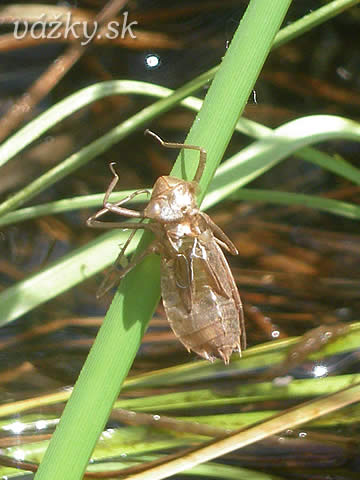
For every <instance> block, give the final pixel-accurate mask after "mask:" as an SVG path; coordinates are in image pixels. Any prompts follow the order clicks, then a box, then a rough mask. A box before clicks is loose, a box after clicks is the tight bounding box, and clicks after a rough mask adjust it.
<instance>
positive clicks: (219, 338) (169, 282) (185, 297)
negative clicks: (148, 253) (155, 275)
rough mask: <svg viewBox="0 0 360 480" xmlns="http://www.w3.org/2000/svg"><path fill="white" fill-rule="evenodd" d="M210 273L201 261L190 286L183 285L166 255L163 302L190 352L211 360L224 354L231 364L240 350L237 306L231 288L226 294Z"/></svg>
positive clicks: (163, 275) (162, 287) (162, 280)
mask: <svg viewBox="0 0 360 480" xmlns="http://www.w3.org/2000/svg"><path fill="white" fill-rule="evenodd" d="M197 263H199V262H197ZM208 275H209V274H208V272H207V271H206V270H204V268H202V267H201V263H200V264H198V265H196V268H194V276H195V278H193V279H192V282H191V284H190V285H189V287H188V288H184V287H183V288H181V287H179V285H178V283H177V281H176V275H175V268H174V261H173V260H172V259H166V258H163V259H162V276H161V289H162V297H163V304H164V308H165V311H166V315H167V318H168V320H169V323H170V325H171V328H172V329H173V331H174V333H175V335H176V336H177V337H178V338H179V340H180V341H181V342H182V343H183V345H184V346H185V347H186V348H187V349H188V350H189V351H190V350H192V351H194V352H195V353H197V354H198V355H200V356H202V357H203V358H205V359H207V360H211V361H213V360H214V359H215V358H216V357H221V358H222V359H223V360H224V362H225V363H228V362H229V358H230V355H231V353H232V352H233V351H234V350H239V349H240V338H239V337H240V331H239V311H238V306H237V305H236V302H235V301H234V298H233V296H232V292H231V291H230V292H229V295H228V296H225V295H224V294H221V293H219V292H216V291H215V290H214V289H213V288H212V287H211V286H210V285H211V282H209V278H208Z"/></svg>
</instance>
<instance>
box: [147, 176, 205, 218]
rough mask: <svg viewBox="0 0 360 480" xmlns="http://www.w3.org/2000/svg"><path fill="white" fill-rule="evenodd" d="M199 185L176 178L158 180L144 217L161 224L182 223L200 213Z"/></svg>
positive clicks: (166, 177)
mask: <svg viewBox="0 0 360 480" xmlns="http://www.w3.org/2000/svg"><path fill="white" fill-rule="evenodd" d="M197 188H198V186H197V184H196V183H195V182H187V181H185V180H181V179H179V178H175V177H169V176H163V177H160V178H158V179H157V181H156V183H155V185H154V188H153V193H152V195H151V199H150V201H149V203H148V204H147V206H146V208H145V210H144V215H145V217H146V218H150V219H152V220H155V221H157V222H160V223H170V222H181V221H182V220H184V219H185V218H186V217H188V216H192V215H194V214H196V213H197V212H198V208H197V203H196V191H197Z"/></svg>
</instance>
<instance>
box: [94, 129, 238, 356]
mask: <svg viewBox="0 0 360 480" xmlns="http://www.w3.org/2000/svg"><path fill="white" fill-rule="evenodd" d="M145 133H147V134H149V135H151V136H152V137H154V138H155V139H156V140H157V141H158V142H159V143H160V144H161V145H162V146H163V147H168V148H180V149H181V148H187V149H191V150H198V151H199V152H200V159H199V165H198V168H197V171H196V173H195V176H194V180H193V181H191V182H189V181H185V180H181V179H179V178H175V177H170V176H162V177H160V178H158V179H157V181H156V182H155V185H154V188H153V191H152V195H151V198H150V201H149V203H148V204H147V206H146V207H145V209H144V210H143V211H140V212H138V211H136V210H130V209H127V208H124V207H122V205H123V204H124V203H126V202H128V201H129V200H131V199H132V198H134V196H135V195H137V194H139V193H144V192H146V190H138V191H136V192H134V193H133V194H132V195H129V196H128V197H126V198H124V199H123V200H121V201H120V202H117V203H111V202H109V197H110V194H111V192H112V191H113V189H114V187H115V185H116V183H117V182H118V179H119V177H118V175H117V173H116V171H115V169H114V163H111V164H110V170H111V172H112V173H113V175H114V178H113V180H112V181H111V183H110V185H109V187H108V189H107V191H106V193H105V196H104V202H103V208H102V209H101V210H99V211H98V212H97V213H96V214H95V215H93V216H91V217H90V218H89V219H88V221H87V224H88V226H89V227H95V228H123V229H133V232H132V234H131V235H130V237H129V239H128V241H127V242H126V243H125V245H124V246H123V248H122V250H121V252H120V256H119V257H123V255H124V252H125V249H126V247H127V245H128V244H129V242H130V240H131V239H132V237H133V235H134V233H135V231H136V229H139V228H141V229H146V230H150V231H151V232H153V234H154V235H155V240H154V241H153V242H152V243H151V244H150V245H149V247H148V248H147V249H146V250H145V251H144V252H142V253H141V254H140V255H138V256H137V257H136V258H135V259H134V260H132V261H131V262H130V263H129V264H128V265H127V266H126V267H124V268H123V269H122V270H121V271H120V273H119V275H118V278H122V277H124V276H125V275H126V274H127V273H128V272H129V271H130V270H131V269H132V268H133V267H134V266H135V265H137V264H138V263H139V262H141V260H142V259H143V258H144V257H145V256H146V255H148V254H150V253H157V254H159V255H160V256H161V293H162V299H163V304H164V308H165V312H166V315H167V318H168V320H169V322H170V325H171V328H172V329H173V331H174V333H175V335H176V336H177V337H178V338H179V340H180V341H181V342H182V343H183V345H184V346H185V347H186V348H187V350H188V351H189V352H190V351H191V350H192V351H194V352H195V353H197V354H198V355H200V356H201V357H203V358H205V359H207V360H210V361H214V359H215V358H216V357H220V358H222V359H223V361H224V362H225V363H226V364H228V363H229V359H230V356H231V354H232V352H233V351H234V350H235V351H238V352H239V353H241V349H242V348H243V349H244V348H245V344H246V340H245V327H244V317H243V310H242V304H241V300H240V296H239V292H238V290H237V287H236V284H235V281H234V277H233V275H232V273H231V270H230V268H229V265H228V263H227V261H226V259H225V256H224V254H223V252H222V248H223V249H225V250H227V251H228V252H230V253H231V254H232V255H237V253H238V252H237V250H236V247H235V245H234V244H233V243H232V242H231V240H229V238H228V237H227V236H226V235H225V233H224V232H223V231H222V230H221V229H220V228H219V227H218V226H217V225H216V224H215V223H214V222H213V221H212V220H211V218H210V217H209V216H208V215H207V214H206V213H204V212H201V211H200V210H199V208H198V206H197V202H196V193H197V191H198V188H199V181H200V179H201V176H202V174H203V171H204V168H205V164H206V151H205V150H204V149H203V148H201V147H198V146H195V145H185V144H179V143H169V142H164V141H163V140H162V139H161V138H160V137H159V136H158V135H156V134H155V133H153V132H151V131H149V130H146V132H145ZM106 212H113V213H116V214H119V215H122V216H124V217H132V218H138V219H140V222H137V223H136V222H134V223H132V222H119V223H118V222H102V221H99V220H98V218H99V217H101V216H103V215H104V214H105V213H106ZM145 219H149V220H150V222H149V223H142V221H144V220H145ZM112 285H113V283H111V284H110V283H109V282H108V281H107V284H106V283H105V285H102V286H101V287H100V289H101V290H102V292H101V293H104V292H105V291H106V290H108V289H109V288H110V287H111V286H112Z"/></svg>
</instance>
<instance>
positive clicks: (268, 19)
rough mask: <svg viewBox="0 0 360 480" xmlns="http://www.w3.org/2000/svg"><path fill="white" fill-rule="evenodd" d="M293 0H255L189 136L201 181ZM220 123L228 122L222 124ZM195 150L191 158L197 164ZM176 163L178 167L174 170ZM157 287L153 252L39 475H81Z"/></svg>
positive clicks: (91, 361) (117, 310)
mask: <svg viewBox="0 0 360 480" xmlns="http://www.w3.org/2000/svg"><path fill="white" fill-rule="evenodd" d="M289 5H290V0H277V1H276V2H271V5H270V4H269V2H268V0H251V1H250V3H249V6H248V8H247V10H246V13H245V15H244V18H243V20H242V22H241V24H240V26H239V28H238V30H237V32H236V33H235V36H234V39H233V41H232V42H231V45H230V47H229V49H228V51H227V53H226V55H225V57H224V60H223V63H222V66H221V68H220V71H219V75H220V76H219V77H218V76H216V77H215V79H214V82H213V84H212V85H211V87H210V89H209V92H208V96H207V99H206V100H205V102H204V107H203V108H204V109H205V111H204V113H201V112H200V114H199V116H198V117H197V119H196V120H195V124H194V125H195V126H194V128H193V129H192V131H191V132H190V136H189V138H188V141H189V142H190V141H192V142H193V143H195V144H199V145H202V146H204V147H205V148H207V149H208V151H209V154H210V155H209V157H210V158H209V162H208V164H207V171H206V172H205V175H204V180H205V181H204V183H203V185H206V184H207V183H209V182H210V179H211V178H212V176H213V174H214V172H215V169H216V166H217V164H218V163H219V161H220V159H221V156H222V154H223V152H224V151H225V148H226V146H227V143H228V141H229V140H230V137H231V135H232V132H233V130H234V128H235V125H236V122H237V120H238V118H239V116H240V114H241V112H242V110H243V108H244V106H245V104H246V101H247V98H248V96H249V93H250V91H251V89H252V88H253V85H254V83H255V81H256V78H257V76H258V73H259V71H260V69H261V67H262V65H263V63H264V61H265V59H266V57H267V55H268V53H269V51H270V48H271V44H272V42H273V40H274V37H275V35H276V33H277V31H278V29H279V27H280V25H281V22H282V20H283V18H284V15H285V14H286V12H287V9H288V7H289ZM215 119H216V120H215ZM219 124H220V125H223V127H222V129H221V131H219ZM213 139H216V141H215V142H214V141H213ZM212 149H213V150H212ZM194 158H195V157H191V156H189V157H188V158H186V164H187V165H189V164H190V165H191V166H192V167H193V168H192V170H193V169H194V166H195V163H194ZM187 169H188V170H191V169H189V167H188V166H187ZM176 170H179V167H177V168H176V169H175V170H174V172H173V173H174V174H176ZM186 173H187V174H188V172H186ZM141 243H142V244H144V243H145V242H141ZM142 246H143V245H142ZM159 294H160V291H159V262H158V261H155V260H154V258H148V259H146V260H145V261H144V262H143V263H142V264H141V265H140V266H139V268H137V269H136V271H135V270H134V271H133V272H131V273H130V274H129V275H127V276H126V277H125V279H124V281H123V282H121V287H120V290H119V291H118V292H117V294H116V295H115V299H114V301H113V303H112V304H111V306H110V309H109V311H108V313H107V315H106V317H105V320H104V324H103V325H102V327H101V329H100V331H99V333H98V336H97V338H96V341H95V343H94V345H93V347H92V349H91V351H90V354H89V356H88V358H87V360H86V363H85V365H84V367H83V369H82V371H81V373H80V376H79V379H78V381H77V383H76V385H75V388H74V391H73V393H72V395H71V397H70V399H69V402H68V403H67V405H66V408H65V410H64V413H63V416H62V418H61V421H60V424H59V426H58V427H57V429H56V431H55V433H54V435H53V438H52V440H51V442H50V444H49V447H48V449H47V452H46V454H45V456H44V459H43V461H42V462H41V464H40V468H39V470H38V472H37V474H36V476H35V478H36V479H37V480H44V479H50V478H51V480H63V479H64V478H66V479H67V480H77V479H80V478H81V477H82V475H83V472H84V470H85V468H86V466H87V463H88V461H89V458H90V455H91V452H92V451H93V449H94V446H95V444H96V442H97V439H98V437H99V435H100V433H101V431H102V429H103V428H104V425H105V422H106V420H107V418H108V416H109V413H110V411H111V408H112V405H113V403H114V401H115V399H116V397H117V395H118V394H119V391H120V388H121V385H122V383H123V381H124V379H125V378H126V375H127V373H128V371H129V369H130V367H131V364H132V362H133V359H134V357H135V355H136V352H137V350H138V347H139V345H140V342H141V339H142V336H143V333H144V331H145V328H146V326H147V323H148V321H149V319H150V318H151V315H152V313H153V311H154V309H155V306H156V304H157V302H158V300H159ZM139 295H140V296H141V302H140V301H139ZM89 418H91V419H92V421H91V422H89ZM74 459H75V461H74Z"/></svg>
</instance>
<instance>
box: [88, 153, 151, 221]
mask: <svg viewBox="0 0 360 480" xmlns="http://www.w3.org/2000/svg"><path fill="white" fill-rule="evenodd" d="M114 165H115V163H114V162H113V163H110V165H109V167H110V170H111V172H112V173H113V175H114V178H113V179H112V181H111V182H110V185H109V187H108V188H107V190H106V192H105V195H104V201H103V208H102V209H101V210H99V211H98V212H96V213H95V214H94V215H92V216H91V217H89V218H88V219H87V221H86V223H87V226H88V227H92V228H124V229H125V228H131V229H138V228H143V229H147V230H152V227H150V226H148V225H147V224H142V225H138V224H136V223H120V222H102V221H99V220H98V218H100V217H102V216H103V215H105V213H107V212H113V213H117V214H118V215H123V216H124V217H132V218H142V219H143V218H144V215H143V213H142V212H137V211H136V210H130V209H128V208H123V207H121V206H120V205H123V204H124V203H126V202H129V201H130V200H132V199H133V198H134V197H136V195H140V194H141V193H147V194H149V193H150V192H149V191H148V190H146V189H141V190H136V191H135V192H133V193H131V194H130V195H128V196H127V197H125V198H123V199H122V200H120V201H119V202H116V203H111V202H109V197H110V195H111V193H112V191H113V190H114V188H115V186H116V184H117V182H118V181H119V176H118V174H117V173H116V171H115V169H114Z"/></svg>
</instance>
